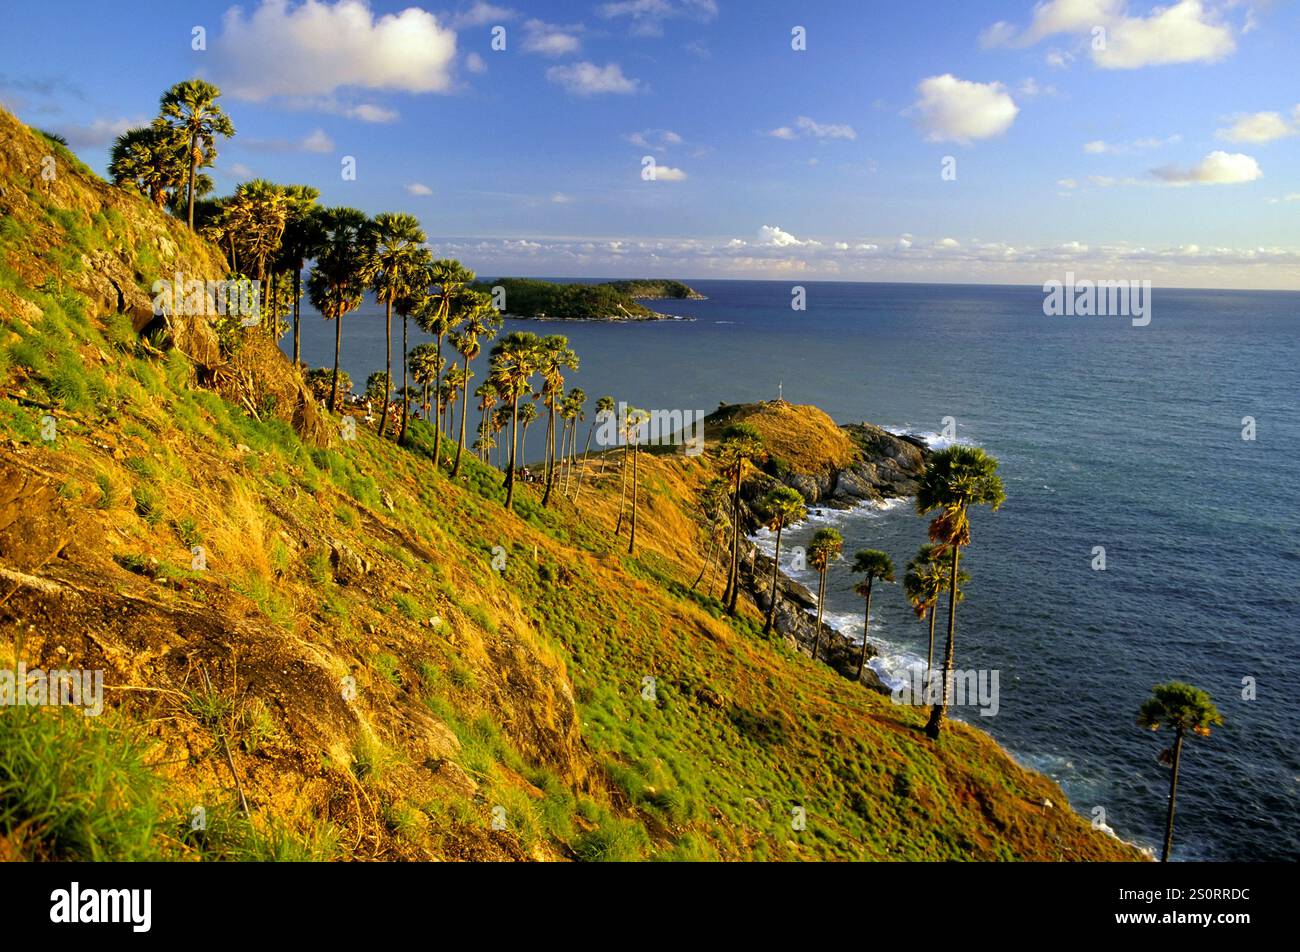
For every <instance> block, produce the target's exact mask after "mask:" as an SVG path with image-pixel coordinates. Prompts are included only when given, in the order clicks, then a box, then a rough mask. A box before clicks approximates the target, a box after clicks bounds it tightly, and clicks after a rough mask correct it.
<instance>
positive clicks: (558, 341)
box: [537, 334, 578, 506]
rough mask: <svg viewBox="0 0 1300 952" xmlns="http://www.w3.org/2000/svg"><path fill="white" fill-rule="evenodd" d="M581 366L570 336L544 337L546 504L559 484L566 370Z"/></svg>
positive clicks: (542, 370) (543, 395) (544, 500)
mask: <svg viewBox="0 0 1300 952" xmlns="http://www.w3.org/2000/svg"><path fill="white" fill-rule="evenodd" d="M565 368H568V369H569V370H577V369H578V355H577V353H576V352H575V351H574V349H573V348H572V347H570V346H569V339H568V338H567V337H563V336H561V335H559V334H551V335H548V336H547V337H545V338H543V339H542V348H541V353H540V363H539V365H538V368H537V369H538V372H539V373H540V374H541V375H542V402H543V403H544V404H545V405H546V410H547V416H546V492H545V493H543V494H542V505H543V506H546V505H549V504H550V501H551V490H552V489H553V488H554V486H555V455H556V454H555V413H556V411H557V410H558V409H559V404H560V400H562V399H563V397H564V370H565Z"/></svg>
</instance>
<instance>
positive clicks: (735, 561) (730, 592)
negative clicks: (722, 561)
mask: <svg viewBox="0 0 1300 952" xmlns="http://www.w3.org/2000/svg"><path fill="white" fill-rule="evenodd" d="M744 468H745V461H744V460H743V459H738V460H736V492H735V495H734V496H733V497H732V503H731V574H730V576H729V578H728V580H727V594H725V595H723V600H724V601H726V603H727V613H728V614H729V615H735V614H736V602H737V601H738V600H739V599H740V474H741V472H742V470H744Z"/></svg>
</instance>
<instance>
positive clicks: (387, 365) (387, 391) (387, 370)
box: [379, 298, 393, 436]
mask: <svg viewBox="0 0 1300 952" xmlns="http://www.w3.org/2000/svg"><path fill="white" fill-rule="evenodd" d="M392 392H393V301H392V298H389V299H388V301H386V302H385V304H384V409H383V410H381V411H380V413H379V435H380V436H383V435H384V424H386V423H387V422H388V401H389V397H390V395H391V394H392Z"/></svg>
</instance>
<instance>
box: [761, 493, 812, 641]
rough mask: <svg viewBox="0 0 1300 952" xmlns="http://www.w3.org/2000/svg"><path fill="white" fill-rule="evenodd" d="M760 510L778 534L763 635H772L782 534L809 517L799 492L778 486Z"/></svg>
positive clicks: (769, 525) (769, 494) (773, 556)
mask: <svg viewBox="0 0 1300 952" xmlns="http://www.w3.org/2000/svg"><path fill="white" fill-rule="evenodd" d="M759 509H760V510H761V511H762V513H763V515H764V516H765V517H766V518H767V527H768V528H769V529H771V530H772V531H773V532H775V533H776V551H775V552H773V553H772V590H771V592H770V593H769V596H770V597H769V598H768V605H767V620H766V621H764V622H763V634H765V635H770V634H771V633H772V624H773V622H774V621H775V619H776V591H777V590H776V580H777V576H779V575H780V574H781V573H780V564H781V532H782V530H783V529H785V527H786V526H789V525H793V524H794V523H796V522H802V521H803V520H804V519H805V518H806V517H807V516H808V507H807V506H805V505H804V501H803V495H802V494H801V493H800V492H799V490H797V489H791V488H790V487H789V486H777V487H776V488H775V489H773V490H772V491H771V492H769V493H768V494H767V495H766V496H764V497H763V502H762V503H761V504H760V506H759Z"/></svg>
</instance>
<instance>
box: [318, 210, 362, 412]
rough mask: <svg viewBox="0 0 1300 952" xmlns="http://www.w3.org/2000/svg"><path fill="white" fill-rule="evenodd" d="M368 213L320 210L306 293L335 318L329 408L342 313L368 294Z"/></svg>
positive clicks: (335, 389)
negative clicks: (363, 255)
mask: <svg viewBox="0 0 1300 952" xmlns="http://www.w3.org/2000/svg"><path fill="white" fill-rule="evenodd" d="M366 221H367V219H366V216H365V213H364V212H360V211H357V210H356V209H355V208H327V209H325V210H324V211H322V212H321V217H320V225H321V243H320V246H319V248H318V250H317V254H316V265H315V267H313V268H312V272H311V276H310V277H309V278H308V279H307V296H308V298H310V299H311V303H312V306H313V307H315V308H316V310H318V311H320V313H321V316H322V317H323V318H325V320H327V321H334V376H333V382H332V383H331V385H330V400H329V410H330V412H331V413H333V412H334V410H335V407H336V406H337V404H338V396H339V351H340V349H341V346H342V341H343V315H345V314H348V313H349V312H351V311H355V310H356V309H357V308H358V307H360V306H361V302H362V300H363V299H364V297H365V291H366V281H365V271H364V270H363V268H362V266H361V260H360V250H361V242H362V234H363V232H364V231H365V226H366Z"/></svg>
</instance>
